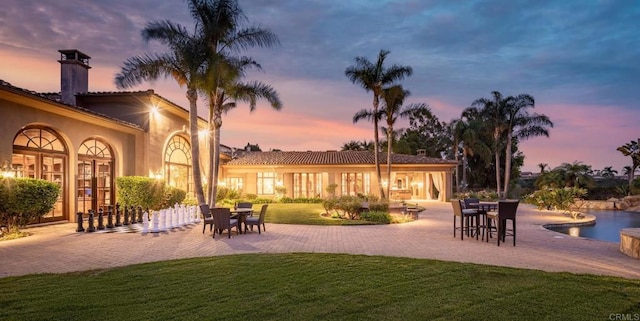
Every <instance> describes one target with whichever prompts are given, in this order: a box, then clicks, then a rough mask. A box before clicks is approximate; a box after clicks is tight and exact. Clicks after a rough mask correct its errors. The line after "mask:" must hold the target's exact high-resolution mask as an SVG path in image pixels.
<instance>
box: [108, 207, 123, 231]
mask: <svg viewBox="0 0 640 321" xmlns="http://www.w3.org/2000/svg"><path fill="white" fill-rule="evenodd" d="M109 211H111V206H109ZM116 226H122V223H120V211H116Z"/></svg>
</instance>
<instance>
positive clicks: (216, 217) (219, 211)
mask: <svg viewBox="0 0 640 321" xmlns="http://www.w3.org/2000/svg"><path fill="white" fill-rule="evenodd" d="M211 214H212V215H213V225H214V226H213V238H216V231H217V232H218V234H220V235H222V231H224V230H228V232H229V238H231V228H233V227H234V226H235V227H236V234H240V228H239V227H238V226H239V224H238V220H237V219H232V218H231V209H229V208H227V207H216V208H212V209H211Z"/></svg>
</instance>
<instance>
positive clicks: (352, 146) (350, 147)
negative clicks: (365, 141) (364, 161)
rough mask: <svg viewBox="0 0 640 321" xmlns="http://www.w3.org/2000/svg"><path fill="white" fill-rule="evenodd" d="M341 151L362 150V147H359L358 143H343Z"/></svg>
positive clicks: (353, 141)
mask: <svg viewBox="0 0 640 321" xmlns="http://www.w3.org/2000/svg"><path fill="white" fill-rule="evenodd" d="M341 150H343V151H345V150H362V145H360V142H358V141H355V140H352V141H349V142H348V143H344V144H343V145H342V148H341Z"/></svg>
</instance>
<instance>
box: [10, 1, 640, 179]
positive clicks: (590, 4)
mask: <svg viewBox="0 0 640 321" xmlns="http://www.w3.org/2000/svg"><path fill="white" fill-rule="evenodd" d="M240 4H241V6H242V7H243V9H244V10H245V13H246V14H247V16H248V19H249V22H250V23H249V24H253V25H256V24H257V25H259V26H262V27H266V28H269V29H271V30H272V31H273V32H274V33H276V34H277V35H278V37H279V39H280V42H281V45H280V46H278V47H275V48H266V49H265V48H263V49H253V50H251V51H249V52H248V53H247V54H248V55H250V56H252V57H253V58H255V59H256V60H257V61H258V62H260V63H261V65H262V67H263V69H264V71H263V72H256V73H252V74H250V75H249V77H248V78H247V80H260V81H263V82H266V83H268V84H270V85H272V86H273V87H274V88H275V89H276V90H277V91H278V92H279V94H280V97H281V99H282V101H283V103H284V108H283V109H282V110H281V111H279V112H277V111H273V110H270V107H269V106H268V105H266V104H265V103H260V104H259V105H258V108H257V110H256V111H254V112H253V113H250V112H249V108H248V106H245V105H241V106H239V107H238V108H236V109H235V110H233V111H231V112H230V113H229V114H228V115H226V116H225V118H224V123H223V127H222V143H223V144H225V145H228V146H234V147H243V146H245V145H246V144H247V143H251V144H258V145H259V146H260V147H261V148H262V150H270V149H274V148H275V149H281V150H285V151H304V150H338V149H340V147H341V146H342V145H343V144H344V143H346V142H348V141H350V140H358V141H364V140H372V138H373V129H372V125H371V124H370V123H365V122H363V123H358V124H355V125H354V124H353V123H352V118H353V115H354V114H355V113H356V112H357V111H358V110H360V109H363V108H371V100H372V97H371V96H370V94H367V93H366V92H365V91H364V90H363V89H361V88H359V87H357V86H355V85H353V84H351V83H350V82H349V80H348V79H347V78H346V77H345V76H344V70H345V68H347V67H348V66H351V65H352V64H353V60H354V58H355V57H356V56H365V57H368V58H369V59H370V60H372V61H375V59H376V56H377V53H378V52H379V51H380V49H386V50H389V51H391V54H390V55H389V56H388V58H387V59H388V60H387V64H388V65H391V64H401V65H409V66H411V67H413V70H414V74H413V76H412V77H411V78H409V79H407V80H405V81H403V82H402V84H403V85H404V86H405V88H407V89H409V90H410V91H411V93H412V95H411V97H410V98H409V99H408V101H407V103H414V102H415V103H418V102H424V103H426V104H428V105H429V106H430V107H431V109H432V111H433V112H434V113H435V115H436V116H437V117H438V118H439V119H440V120H441V121H447V122H448V121H450V120H451V119H453V118H456V117H459V116H460V113H461V112H462V110H463V109H464V108H466V107H468V106H469V105H470V104H471V102H473V101H474V100H475V99H477V98H481V97H489V96H490V93H491V91H494V90H497V91H500V92H501V93H503V94H504V95H505V96H506V95H517V94H521V93H528V94H530V95H532V96H533V97H534V98H535V101H536V105H535V109H534V111H535V112H538V113H543V114H546V115H547V116H549V117H550V118H551V120H552V121H553V122H554V124H555V127H554V128H553V129H552V130H551V136H550V137H549V138H545V137H539V138H533V139H531V140H528V141H525V142H523V143H521V150H522V151H523V152H524V154H525V157H526V158H525V165H524V168H523V170H525V171H534V172H537V171H538V169H537V164H539V163H547V164H549V165H550V166H551V167H552V168H553V167H556V166H558V165H560V164H561V163H564V162H569V163H571V162H573V161H582V162H583V163H585V164H588V165H592V166H593V169H596V170H597V169H602V168H603V167H605V166H613V168H614V169H616V170H618V171H619V172H620V174H621V171H622V167H623V166H627V165H630V164H631V161H630V158H628V157H624V156H622V154H620V153H619V152H618V151H616V148H617V147H618V146H620V145H622V144H624V143H627V142H629V141H630V140H635V139H638V138H639V137H640V1H637V0H600V1H595V0H593V1H592V0H574V1H570V0H566V1H555V0H550V1H544V0H499V1H446V0H442V1H437V0H428V1H427V0H395V1H391V0H372V1H362V0H353V1H346V0H246V1H243V0H240ZM163 19H169V20H172V21H174V22H179V23H181V24H183V25H185V26H188V27H190V28H191V27H192V26H193V23H192V19H191V18H190V16H189V13H188V10H187V5H186V3H185V2H184V1H180V0H175V1H170V0H135V1H130V0H108V1H107V0H104V1H102V0H64V1H42V0H3V1H2V10H1V11H0V79H1V80H4V81H6V82H9V83H11V84H12V85H14V86H17V87H21V88H24V89H28V90H33V91H37V92H57V91H59V90H60V75H59V74H60V67H59V64H58V62H57V60H58V59H59V53H58V52H57V50H58V49H78V50H80V51H82V52H84V53H86V54H88V55H89V56H91V60H90V65H91V67H92V68H91V70H90V73H89V90H90V91H116V90H118V89H117V88H116V87H115V85H114V75H115V74H116V73H117V72H118V71H119V70H120V66H121V65H122V63H123V62H124V61H125V60H126V59H127V58H129V57H131V56H134V55H138V54H142V53H146V52H154V51H164V50H165V49H164V48H163V47H161V46H159V45H157V44H154V43H150V44H146V43H145V42H144V41H143V40H142V37H141V36H140V31H141V30H142V29H143V27H144V25H145V24H146V22H148V21H152V20H163ZM149 88H151V89H154V90H155V92H156V93H157V94H159V95H161V96H163V97H165V98H167V99H169V100H171V101H173V102H175V103H177V104H178V105H181V106H184V107H187V106H188V104H187V101H186V98H185V95H184V92H185V90H184V89H182V88H180V87H178V86H177V85H176V84H175V83H174V82H172V81H170V80H169V81H158V82H156V83H144V84H142V85H140V86H137V87H135V88H130V89H128V90H146V89H149ZM200 105H201V106H204V103H202V102H200ZM202 110H204V109H202ZM201 115H205V113H204V112H203V113H202V114H201Z"/></svg>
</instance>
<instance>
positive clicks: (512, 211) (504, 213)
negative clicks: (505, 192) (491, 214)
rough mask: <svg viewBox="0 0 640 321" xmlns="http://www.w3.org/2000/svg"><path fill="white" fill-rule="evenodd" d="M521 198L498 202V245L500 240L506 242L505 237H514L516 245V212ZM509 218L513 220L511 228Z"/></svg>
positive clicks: (514, 244)
mask: <svg viewBox="0 0 640 321" xmlns="http://www.w3.org/2000/svg"><path fill="white" fill-rule="evenodd" d="M518 204H520V201H519V200H506V201H499V202H498V219H497V221H498V246H500V240H501V239H502V242H503V243H504V242H505V237H507V236H511V237H513V246H516V213H517V211H518ZM507 220H509V221H511V229H508V228H507Z"/></svg>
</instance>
